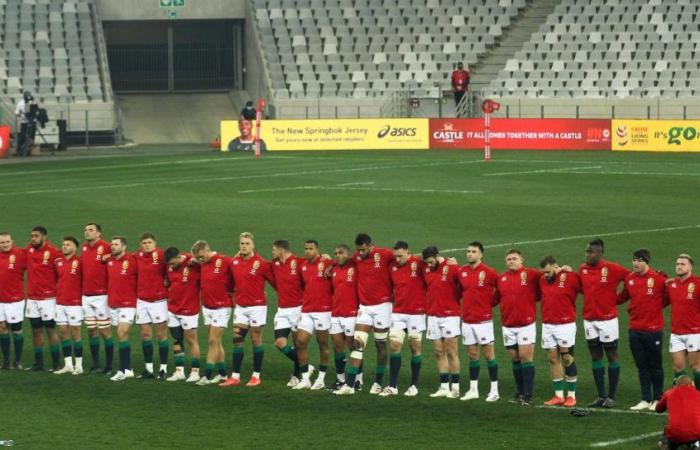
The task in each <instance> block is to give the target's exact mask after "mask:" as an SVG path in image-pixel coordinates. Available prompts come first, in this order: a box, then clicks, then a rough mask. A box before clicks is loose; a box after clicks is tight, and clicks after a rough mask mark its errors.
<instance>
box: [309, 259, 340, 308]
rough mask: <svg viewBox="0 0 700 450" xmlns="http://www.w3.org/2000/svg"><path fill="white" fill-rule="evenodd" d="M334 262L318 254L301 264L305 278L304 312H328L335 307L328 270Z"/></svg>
mask: <svg viewBox="0 0 700 450" xmlns="http://www.w3.org/2000/svg"><path fill="white" fill-rule="evenodd" d="M332 265H333V263H332V262H331V261H329V260H327V259H323V258H321V257H320V256H317V257H316V258H314V259H313V260H312V261H306V262H304V264H302V265H301V276H302V277H303V278H304V300H303V304H302V305H301V311H302V312H328V311H331V310H332V309H333V285H332V282H331V280H330V278H329V277H328V276H326V270H327V269H328V268H329V267H331V266H332Z"/></svg>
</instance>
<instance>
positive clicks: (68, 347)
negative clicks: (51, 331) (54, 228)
mask: <svg viewBox="0 0 700 450" xmlns="http://www.w3.org/2000/svg"><path fill="white" fill-rule="evenodd" d="M78 247H80V243H79V242H78V240H77V239H76V238H74V237H72V236H67V237H64V238H63V244H62V245H61V254H62V256H61V257H60V258H57V259H56V260H55V261H54V266H55V267H56V273H57V275H58V284H57V286H56V324H57V325H58V332H59V334H60V335H61V339H62V340H63V341H62V342H61V347H62V348H63V359H64V365H63V368H62V369H60V370H55V371H54V374H58V375H60V374H63V373H72V374H73V375H80V374H82V373H83V340H82V336H81V327H82V324H83V305H82V303H83V297H82V281H83V280H82V277H83V269H82V267H81V266H80V258H79V257H78V255H77V252H78ZM73 356H75V364H73Z"/></svg>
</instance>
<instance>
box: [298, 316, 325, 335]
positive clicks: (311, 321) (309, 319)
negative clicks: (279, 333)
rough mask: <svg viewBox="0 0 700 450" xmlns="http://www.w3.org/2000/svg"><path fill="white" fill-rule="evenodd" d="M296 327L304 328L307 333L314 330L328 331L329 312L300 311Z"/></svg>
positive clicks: (311, 332)
mask: <svg viewBox="0 0 700 450" xmlns="http://www.w3.org/2000/svg"><path fill="white" fill-rule="evenodd" d="M297 328H299V329H300V330H304V331H306V332H307V333H309V334H313V333H314V331H328V330H330V329H331V313H330V311H329V312H310V313H305V312H303V313H301V318H300V319H299V324H298V325H297Z"/></svg>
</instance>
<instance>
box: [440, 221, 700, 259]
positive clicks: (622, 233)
mask: <svg viewBox="0 0 700 450" xmlns="http://www.w3.org/2000/svg"><path fill="white" fill-rule="evenodd" d="M698 228H700V224H697V225H681V226H678V227H665V228H649V229H646V230H629V231H614V232H611V233H591V234H578V235H574V236H564V237H558V238H552V239H537V240H532V241H518V242H504V243H502V244H493V245H485V246H484V247H486V248H501V247H514V246H516V245H529V244H546V243H549V242H561V241H573V240H576V239H584V238H591V237H610V236H628V235H630V234H643V233H661V232H667V231H680V230H694V229H698ZM466 249H467V248H466V247H463V248H449V249H447V250H442V253H454V252H460V251H464V250H466Z"/></svg>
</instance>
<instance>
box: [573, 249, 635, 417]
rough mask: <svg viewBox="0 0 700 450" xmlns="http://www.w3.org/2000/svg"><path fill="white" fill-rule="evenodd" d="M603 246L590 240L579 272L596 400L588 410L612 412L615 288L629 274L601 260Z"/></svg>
mask: <svg viewBox="0 0 700 450" xmlns="http://www.w3.org/2000/svg"><path fill="white" fill-rule="evenodd" d="M604 250H605V244H604V243H603V241H602V240H600V239H594V240H592V241H591V242H589V243H588V246H587V247H586V262H585V264H582V265H581V267H580V269H579V278H580V279H581V289H582V290H583V328H584V331H585V334H586V341H587V343H588V350H589V351H590V353H591V359H592V360H593V378H594V380H595V384H596V388H597V390H598V398H596V399H595V400H593V401H592V402H591V403H590V404H589V405H588V406H589V407H592V408H614V407H615V405H616V404H617V403H616V401H615V395H616V393H617V383H618V381H619V380H620V362H619V360H618V356H617V345H618V340H619V338H620V330H619V325H618V322H617V296H618V292H617V289H618V286H619V285H620V284H621V283H623V282H624V281H625V277H626V276H627V275H628V274H629V273H630V271H629V270H627V269H625V268H624V267H622V266H621V265H619V264H615V263H612V262H609V261H606V260H604V259H603V253H604ZM604 354H605V356H607V359H608V381H609V388H608V391H607V392H606V390H605V365H604V364H603V356H604Z"/></svg>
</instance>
